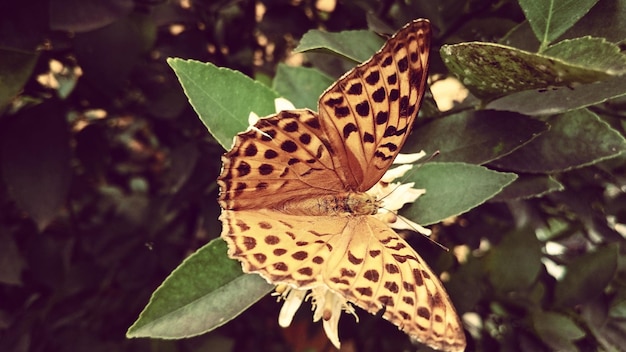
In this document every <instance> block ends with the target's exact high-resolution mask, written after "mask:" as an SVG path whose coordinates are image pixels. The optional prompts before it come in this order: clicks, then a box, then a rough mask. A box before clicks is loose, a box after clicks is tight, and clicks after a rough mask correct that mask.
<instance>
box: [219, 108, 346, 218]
mask: <svg viewBox="0 0 626 352" xmlns="http://www.w3.org/2000/svg"><path fill="white" fill-rule="evenodd" d="M327 144H328V142H327V141H325V137H324V134H323V132H322V131H321V129H320V124H319V119H318V117H317V114H316V113H314V112H312V111H310V110H294V111H281V112H280V113H278V114H276V115H273V116H270V117H268V118H264V119H261V120H260V121H259V122H257V123H256V125H255V126H254V128H251V129H249V130H248V131H246V132H243V133H240V134H239V135H238V136H237V138H236V139H235V144H234V146H233V148H232V149H231V150H230V151H229V152H228V153H226V154H225V155H224V157H223V158H222V161H223V163H224V166H223V169H222V174H221V175H220V177H219V179H218V184H219V185H220V205H221V206H222V208H224V209H233V210H237V209H260V208H271V207H273V206H277V205H279V204H282V203H284V202H285V201H287V200H292V199H294V198H297V197H300V196H303V195H306V196H308V197H312V196H316V195H323V194H329V193H332V192H339V191H342V190H344V189H345V185H344V184H343V183H342V181H341V180H340V178H339V176H338V175H337V173H336V171H335V167H334V165H333V159H332V157H331V155H330V151H329V150H328V148H327V147H326V145H327Z"/></svg>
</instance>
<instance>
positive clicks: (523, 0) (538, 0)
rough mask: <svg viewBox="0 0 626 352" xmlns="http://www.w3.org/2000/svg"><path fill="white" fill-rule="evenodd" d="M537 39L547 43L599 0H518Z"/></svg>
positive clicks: (570, 25)
mask: <svg viewBox="0 0 626 352" xmlns="http://www.w3.org/2000/svg"><path fill="white" fill-rule="evenodd" d="M518 1H519V4H520V6H521V7H522V10H523V11H524V15H526V19H528V22H529V23H530V26H531V27H532V29H533V31H534V32H535V35H536V36H537V39H539V41H540V42H542V43H543V45H547V44H549V43H551V42H552V41H554V40H555V39H556V38H558V37H559V36H560V35H561V34H563V33H565V31H567V30H568V29H569V28H570V27H572V26H573V25H574V23H576V22H578V20H579V19H581V18H582V17H583V16H584V15H585V14H586V13H587V12H589V10H590V9H591V8H592V7H593V5H595V4H596V2H598V0H518Z"/></svg>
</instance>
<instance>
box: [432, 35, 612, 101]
mask: <svg viewBox="0 0 626 352" xmlns="http://www.w3.org/2000/svg"><path fill="white" fill-rule="evenodd" d="M580 50H584V49H580ZM440 53H441V58H442V59H443V62H444V63H445V65H446V66H447V67H448V69H449V70H450V72H452V73H454V74H455V75H456V76H457V77H459V78H460V79H461V82H463V84H464V85H465V86H466V87H467V88H468V89H469V90H470V91H471V92H472V94H474V95H476V96H477V97H479V98H482V99H485V100H491V99H495V98H497V97H501V96H504V95H507V94H510V93H514V92H521V91H524V90H529V89H539V88H549V87H555V86H571V85H574V84H580V83H592V82H596V81H601V80H604V79H607V78H609V77H611V75H610V74H609V73H607V72H605V71H598V70H593V69H591V68H588V67H586V66H582V65H578V64H577V63H576V62H567V61H564V60H561V59H557V58H554V57H550V56H547V55H540V54H534V53H531V52H528V51H523V50H520V49H516V48H513V47H509V46H504V45H500V44H493V43H481V42H470V43H460V44H454V45H444V46H442V47H441V50H440Z"/></svg>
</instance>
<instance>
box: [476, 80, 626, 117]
mask: <svg viewBox="0 0 626 352" xmlns="http://www.w3.org/2000/svg"><path fill="white" fill-rule="evenodd" d="M624 96H626V79H624V77H613V78H610V79H607V80H604V81H602V82H596V83H592V84H585V85H576V86H573V87H553V88H550V89H548V90H541V91H536V90H527V91H524V92H519V93H514V94H511V95H508V96H506V97H503V98H500V99H498V100H494V101H492V102H490V103H489V104H487V106H486V108H487V109H494V110H503V111H516V112H519V113H522V114H525V115H532V116H537V115H552V114H559V113H564V112H568V111H572V110H577V109H580V108H584V107H588V106H591V105H596V104H600V103H603V102H605V101H607V100H610V99H616V98H620V97H624Z"/></svg>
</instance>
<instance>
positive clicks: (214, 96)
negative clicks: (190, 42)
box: [167, 58, 278, 150]
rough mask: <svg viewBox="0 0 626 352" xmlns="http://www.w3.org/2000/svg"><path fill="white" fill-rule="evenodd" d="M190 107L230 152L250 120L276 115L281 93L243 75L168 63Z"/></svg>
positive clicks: (199, 65)
mask: <svg viewBox="0 0 626 352" xmlns="http://www.w3.org/2000/svg"><path fill="white" fill-rule="evenodd" d="M167 63H168V64H169V65H170V66H171V67H172V69H173V70H174V72H175V73H176V76H178V80H179V81H180V84H181V85H182V86H183V89H184V90H185V94H186V95H187V97H188V98H189V102H190V103H191V106H193V108H194V110H195V111H196V113H197V114H198V116H199V117H200V120H202V122H203V123H204V125H205V126H206V127H207V128H208V129H209V132H210V133H211V134H212V135H213V137H215V139H216V140H217V141H218V142H219V143H220V144H221V145H222V147H224V149H227V150H228V149H230V148H231V146H232V142H233V136H235V135H236V134H237V133H239V132H241V131H245V130H246V129H247V128H248V116H249V114H250V112H255V113H256V114H257V115H259V116H261V117H263V116H267V115H270V114H272V113H274V112H275V108H274V99H276V98H278V93H276V92H274V91H273V90H271V89H270V88H268V87H267V86H265V85H263V84H261V83H259V82H256V81H253V80H252V79H250V78H249V77H247V76H245V75H244V74H242V73H241V72H238V71H233V70H230V69H227V68H220V67H217V66H215V65H213V64H210V63H202V62H199V61H195V60H182V59H171V58H170V59H168V60H167Z"/></svg>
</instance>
